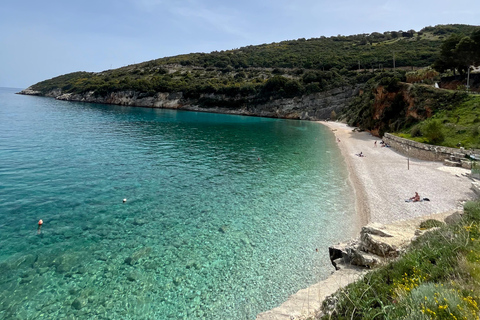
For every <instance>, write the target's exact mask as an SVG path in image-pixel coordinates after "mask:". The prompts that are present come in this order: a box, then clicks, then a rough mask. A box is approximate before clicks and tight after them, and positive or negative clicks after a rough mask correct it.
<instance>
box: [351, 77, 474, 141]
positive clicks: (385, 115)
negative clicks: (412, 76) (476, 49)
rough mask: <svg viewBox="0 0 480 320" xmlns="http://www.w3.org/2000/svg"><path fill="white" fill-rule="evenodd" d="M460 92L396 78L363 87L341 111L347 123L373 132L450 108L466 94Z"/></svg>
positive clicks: (397, 128)
mask: <svg viewBox="0 0 480 320" xmlns="http://www.w3.org/2000/svg"><path fill="white" fill-rule="evenodd" d="M466 96H467V95H466V93H464V92H458V91H455V92H451V91H448V90H443V89H438V88H434V87H433V86H428V85H423V84H408V83H401V82H398V83H396V84H394V85H375V86H370V87H366V88H365V89H364V90H362V91H361V92H360V93H359V94H358V96H357V97H355V99H353V100H352V103H351V105H350V106H349V108H346V109H344V113H343V115H344V116H345V117H346V118H347V119H348V124H349V125H351V126H355V127H360V128H361V129H363V130H367V131H369V132H371V133H372V134H373V135H375V136H379V137H380V136H383V134H384V133H385V132H397V131H400V130H402V129H403V128H408V127H411V126H412V125H414V124H416V123H418V122H420V121H423V120H425V119H427V118H430V117H431V116H432V115H433V114H434V113H435V112H436V111H437V110H442V109H445V108H452V107H453V106H455V105H458V104H459V103H460V102H461V101H463V100H464V99H465V98H466Z"/></svg>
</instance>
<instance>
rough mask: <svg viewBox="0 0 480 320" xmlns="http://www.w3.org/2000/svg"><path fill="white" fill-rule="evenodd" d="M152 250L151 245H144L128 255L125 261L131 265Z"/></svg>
mask: <svg viewBox="0 0 480 320" xmlns="http://www.w3.org/2000/svg"><path fill="white" fill-rule="evenodd" d="M151 251H152V248H151V247H144V248H142V249H140V250H137V251H135V252H134V253H132V255H130V256H129V257H127V258H125V263H126V264H129V265H131V266H133V265H134V264H135V263H137V262H138V260H140V259H141V258H143V257H145V256H146V255H148V254H149V253H150V252H151Z"/></svg>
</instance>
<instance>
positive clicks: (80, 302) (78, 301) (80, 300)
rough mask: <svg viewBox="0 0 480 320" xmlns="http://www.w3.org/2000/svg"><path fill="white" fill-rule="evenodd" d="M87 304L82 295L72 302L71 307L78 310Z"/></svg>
mask: <svg viewBox="0 0 480 320" xmlns="http://www.w3.org/2000/svg"><path fill="white" fill-rule="evenodd" d="M86 305H87V300H86V299H85V298H83V297H78V298H76V299H75V300H73V302H72V308H74V309H77V310H80V309H82V308H83V307H85V306H86Z"/></svg>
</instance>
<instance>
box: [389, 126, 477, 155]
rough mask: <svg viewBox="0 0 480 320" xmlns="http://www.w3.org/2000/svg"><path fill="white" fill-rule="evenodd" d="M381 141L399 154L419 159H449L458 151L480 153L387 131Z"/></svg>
mask: <svg viewBox="0 0 480 320" xmlns="http://www.w3.org/2000/svg"><path fill="white" fill-rule="evenodd" d="M383 141H385V143H387V144H388V145H390V146H391V147H392V148H394V149H395V150H396V151H398V152H400V153H401V154H403V155H405V156H407V157H411V158H416V159H420V160H429V161H444V160H445V159H447V160H448V159H451V157H452V156H457V155H458V154H459V153H462V154H465V155H473V154H480V150H464V149H456V148H448V147H442V146H434V145H430V144H425V143H420V142H416V141H412V140H408V139H404V138H400V137H397V136H394V135H392V134H389V133H385V135H384V136H383Z"/></svg>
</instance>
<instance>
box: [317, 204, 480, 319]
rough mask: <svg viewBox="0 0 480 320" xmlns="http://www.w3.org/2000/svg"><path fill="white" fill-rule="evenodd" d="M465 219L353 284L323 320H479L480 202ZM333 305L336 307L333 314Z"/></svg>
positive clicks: (469, 207) (425, 237)
mask: <svg viewBox="0 0 480 320" xmlns="http://www.w3.org/2000/svg"><path fill="white" fill-rule="evenodd" d="M464 209H465V214H464V216H463V219H462V220H461V221H460V222H458V223H456V224H454V225H443V226H441V224H440V223H438V222H437V223H432V222H430V223H429V224H428V226H424V227H426V228H430V227H438V226H440V228H439V229H437V230H434V231H430V232H428V233H426V234H424V235H423V236H421V237H419V238H418V239H417V240H416V241H414V242H413V243H412V244H411V247H410V248H409V250H408V251H407V252H406V253H405V254H404V255H403V256H402V257H401V258H399V259H397V260H395V261H392V262H390V263H389V264H388V265H386V266H384V267H381V268H379V269H377V270H375V271H373V272H371V273H369V274H367V275H366V276H365V277H364V278H363V279H362V280H359V281H357V282H356V283H353V284H351V285H349V286H347V287H345V288H343V289H341V290H340V291H338V292H337V293H336V294H335V295H334V297H332V298H330V299H327V300H326V301H325V302H324V304H323V306H324V308H325V309H326V310H329V311H330V312H331V315H327V316H324V317H323V318H324V319H478V318H479V316H480V311H479V304H480V202H479V201H473V202H468V203H466V204H465V208H464ZM332 301H336V302H335V303H333V305H334V307H333V308H332Z"/></svg>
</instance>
